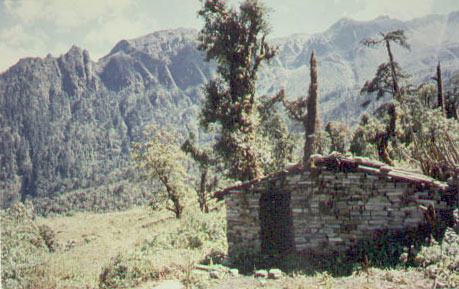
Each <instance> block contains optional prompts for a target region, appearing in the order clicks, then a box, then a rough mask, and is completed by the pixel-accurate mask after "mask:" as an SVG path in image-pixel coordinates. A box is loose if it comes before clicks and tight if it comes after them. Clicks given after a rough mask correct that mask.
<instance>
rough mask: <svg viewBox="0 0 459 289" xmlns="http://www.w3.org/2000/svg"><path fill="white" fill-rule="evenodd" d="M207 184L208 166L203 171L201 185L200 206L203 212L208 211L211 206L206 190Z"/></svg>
mask: <svg viewBox="0 0 459 289" xmlns="http://www.w3.org/2000/svg"><path fill="white" fill-rule="evenodd" d="M206 184H207V168H203V169H202V171H201V183H200V186H199V195H198V201H199V208H200V209H201V212H204V213H208V212H209V207H208V205H207V191H206Z"/></svg>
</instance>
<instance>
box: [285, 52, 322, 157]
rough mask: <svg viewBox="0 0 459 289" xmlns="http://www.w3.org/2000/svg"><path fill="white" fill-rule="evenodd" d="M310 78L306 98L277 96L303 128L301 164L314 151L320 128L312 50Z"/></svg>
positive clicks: (315, 60) (317, 85)
mask: <svg viewBox="0 0 459 289" xmlns="http://www.w3.org/2000/svg"><path fill="white" fill-rule="evenodd" d="M309 64H310V78H311V82H310V84H309V90H308V96H307V98H300V99H298V100H295V101H289V100H287V99H286V97H285V94H284V93H281V94H280V95H279V97H280V98H281V99H282V102H283V103H284V106H285V108H286V109H287V111H288V113H289V115H290V117H291V118H292V119H293V120H295V121H298V122H301V123H302V125H303V126H304V130H305V142H304V149H303V164H304V165H307V164H308V163H309V157H310V156H311V155H312V154H313V153H315V152H316V149H317V142H318V134H319V130H320V118H319V80H318V73H317V59H316V57H315V55H314V51H312V53H311V58H310V60H309Z"/></svg>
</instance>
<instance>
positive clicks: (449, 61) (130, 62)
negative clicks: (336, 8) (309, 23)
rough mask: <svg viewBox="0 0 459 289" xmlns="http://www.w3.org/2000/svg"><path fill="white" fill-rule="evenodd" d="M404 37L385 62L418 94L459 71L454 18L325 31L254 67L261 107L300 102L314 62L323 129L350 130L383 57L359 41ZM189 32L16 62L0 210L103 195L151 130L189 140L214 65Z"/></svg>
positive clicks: (5, 90)
mask: <svg viewBox="0 0 459 289" xmlns="http://www.w3.org/2000/svg"><path fill="white" fill-rule="evenodd" d="M396 29H404V30H405V32H406V35H407V36H408V41H409V42H410V44H411V47H412V48H411V50H410V51H407V50H404V49H401V48H399V47H394V51H393V52H394V55H395V58H396V60H397V61H398V62H399V63H400V64H401V66H402V67H403V68H404V69H405V70H406V71H407V72H408V73H409V74H410V75H411V79H410V81H411V82H412V83H413V84H415V85H416V84H419V83H420V82H422V81H427V80H429V79H430V78H431V77H432V76H433V75H434V72H435V67H436V65H437V63H438V62H439V61H440V62H441V64H442V68H443V73H444V78H447V77H448V76H452V75H453V74H454V73H455V72H456V71H458V70H459V11H457V12H452V13H450V14H448V15H429V16H425V17H423V18H418V19H414V20H411V21H406V22H404V21H400V20H396V19H391V18H389V17H379V18H377V19H375V20H372V21H365V22H362V21H354V20H351V19H346V18H345V19H341V20H339V21H338V22H336V23H335V24H334V25H332V26H331V27H330V28H329V29H328V30H327V31H325V32H323V33H317V34H313V35H306V34H304V35H303V34H295V35H291V36H289V37H286V38H282V39H272V40H271V41H272V42H273V43H274V44H276V45H278V46H279V55H278V56H277V57H276V58H275V59H274V61H272V63H271V64H269V65H265V66H264V67H262V70H261V71H260V74H259V80H258V93H259V94H260V95H262V94H267V95H273V94H275V93H276V92H277V91H278V90H279V89H280V88H285V89H286V92H287V95H288V97H289V98H296V97H299V96H304V95H305V94H306V92H307V87H308V85H309V69H308V59H309V56H310V53H311V51H312V50H314V51H315V52H316V56H317V58H318V62H319V81H320V82H319V85H320V91H321V95H322V98H321V115H322V118H323V120H322V121H323V122H324V123H326V122H327V121H329V120H335V119H340V120H343V121H345V122H347V123H350V124H352V123H355V122H356V121H357V117H358V115H359V114H360V113H361V110H362V108H361V107H360V106H359V104H360V103H362V102H363V101H364V100H365V98H366V96H361V95H360V94H359V93H358V91H359V89H360V87H361V86H362V85H363V83H364V82H365V81H366V80H368V79H371V78H372V76H373V75H374V73H375V71H376V68H377V67H378V65H379V64H380V63H382V62H384V61H386V58H387V56H386V52H385V50H384V47H379V48H368V47H365V46H363V45H362V44H361V40H362V39H364V38H368V37H378V36H379V32H388V31H392V30H396ZM197 36H198V31H196V30H192V29H176V30H166V31H158V32H154V33H151V34H149V35H146V36H142V37H139V38H136V39H131V40H122V41H120V42H118V43H117V44H116V45H115V47H113V49H112V50H111V51H110V52H109V53H108V54H107V55H106V56H104V57H102V58H101V59H99V60H98V61H94V60H91V58H90V55H89V53H88V51H86V50H83V49H81V48H79V47H76V46H73V47H72V48H71V49H70V50H69V51H68V52H67V53H65V54H64V55H61V56H59V57H53V56H51V55H48V56H46V57H45V58H25V59H21V60H20V61H19V62H18V63H16V64H15V65H13V66H12V67H10V68H9V69H8V70H6V71H5V72H3V73H1V74H0V91H1V94H0V192H1V198H0V205H1V207H7V206H8V205H9V204H11V203H12V202H14V201H15V200H25V199H26V198H28V197H29V196H31V197H42V198H43V197H48V198H50V197H51V198H53V197H58V196H59V195H61V194H62V193H64V192H69V191H76V190H82V189H87V188H91V187H94V186H98V185H102V184H107V183H109V182H113V181H116V180H120V179H123V178H125V177H126V176H127V175H128V174H129V171H130V167H131V162H130V148H131V144H132V142H138V141H143V140H144V139H145V135H144V132H145V128H146V127H148V126H149V125H151V124H158V125H169V126H172V127H175V128H177V129H178V130H179V131H182V132H186V131H187V130H191V131H197V130H198V125H197V118H198V115H199V110H200V108H199V107H200V102H201V100H202V97H203V95H202V91H201V87H202V85H203V84H204V83H206V82H207V81H208V80H209V79H211V78H212V77H213V76H214V75H215V68H216V64H215V63H212V62H210V63H208V62H206V61H205V60H204V55H203V53H202V52H200V51H198V50H197Z"/></svg>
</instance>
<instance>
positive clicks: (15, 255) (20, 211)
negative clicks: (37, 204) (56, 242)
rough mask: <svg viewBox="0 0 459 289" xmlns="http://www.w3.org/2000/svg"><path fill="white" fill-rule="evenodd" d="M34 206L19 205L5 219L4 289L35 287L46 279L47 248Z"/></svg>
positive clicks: (2, 213) (8, 210)
mask: <svg viewBox="0 0 459 289" xmlns="http://www.w3.org/2000/svg"><path fill="white" fill-rule="evenodd" d="M32 212H33V208H32V206H31V205H30V204H28V205H24V204H22V203H16V204H14V205H12V206H11V207H10V208H9V209H7V210H5V211H2V212H1V213H0V215H1V218H2V250H1V251H2V287H3V288H34V287H35V285H34V284H39V283H40V282H39V281H40V280H43V279H44V277H45V271H44V269H45V268H46V267H45V265H46V264H45V260H46V258H45V257H46V253H47V251H48V249H47V245H46V244H45V241H44V240H43V238H42V236H41V235H40V230H39V228H38V227H37V226H36V225H35V224H34V222H33V221H32V217H33V213H32Z"/></svg>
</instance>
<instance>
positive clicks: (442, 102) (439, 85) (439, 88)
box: [435, 62, 445, 113]
mask: <svg viewBox="0 0 459 289" xmlns="http://www.w3.org/2000/svg"><path fill="white" fill-rule="evenodd" d="M435 80H436V81H437V93H438V95H437V99H438V101H437V104H438V107H439V108H440V109H441V111H442V113H443V112H444V111H445V100H444V97H443V84H442V80H441V66H440V62H438V65H437V77H436V78H435Z"/></svg>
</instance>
